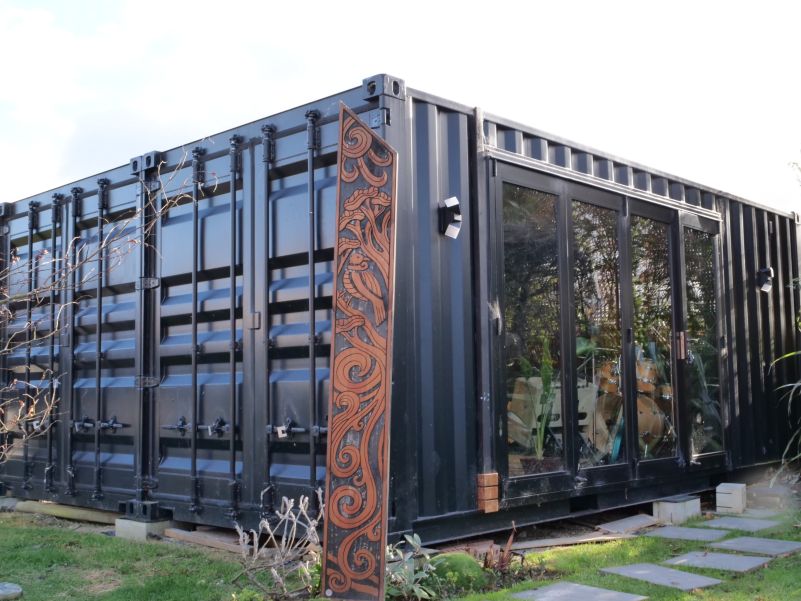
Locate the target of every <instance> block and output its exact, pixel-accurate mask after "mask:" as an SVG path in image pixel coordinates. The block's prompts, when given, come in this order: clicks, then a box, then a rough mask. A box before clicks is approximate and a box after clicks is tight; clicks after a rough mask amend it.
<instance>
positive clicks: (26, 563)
mask: <svg viewBox="0 0 801 601" xmlns="http://www.w3.org/2000/svg"><path fill="white" fill-rule="evenodd" d="M76 528H79V529H78V530H76ZM108 529H109V530H110V529H111V527H108ZM87 530H94V531H87ZM100 530H102V528H94V527H84V526H81V527H79V526H77V525H76V524H75V523H72V522H67V521H63V520H57V519H55V518H49V517H42V516H30V515H25V514H14V513H0V581H11V582H16V583H18V584H20V585H21V586H22V587H23V588H24V590H25V596H24V599H25V600H27V601H38V600H42V601H44V600H48V601H50V600H53V599H90V600H98V601H100V600H102V601H128V600H130V601H148V600H151V599H152V600H165V601H172V600H175V601H178V600H181V601H185V600H189V599H191V600H192V601H206V600H208V601H222V600H226V601H230V599H231V593H233V592H235V591H237V590H238V588H237V586H236V585H234V584H232V580H233V579H234V578H235V577H236V576H237V574H238V573H239V570H240V568H239V564H238V562H237V559H236V557H235V556H234V555H232V554H229V553H224V552H221V551H211V550H205V549H199V548H194V547H188V546H184V545H179V544H176V543H172V542H148V543H134V542H130V541H126V540H120V539H116V538H114V537H112V536H108V535H106V534H102V533H101V532H100ZM738 534H747V533H736V532H735V533H733V534H732V536H734V535H738ZM759 536H768V537H775V538H782V539H786V540H798V541H801V512H794V513H792V514H790V515H788V516H786V517H785V518H784V520H783V524H782V526H780V527H778V528H776V529H774V530H772V531H767V532H763V533H760V534H759ZM700 548H702V545H701V543H695V542H681V541H671V540H663V539H655V538H646V537H641V538H636V539H629V540H621V541H614V542H608V543H602V544H588V545H580V546H575V547H565V548H560V549H553V550H548V551H543V552H539V553H533V554H531V555H530V556H529V558H530V559H531V560H533V561H535V562H541V563H542V564H543V565H544V566H545V567H547V568H548V570H549V571H550V572H551V573H553V572H556V573H557V574H558V575H557V576H556V577H555V578H556V579H557V580H570V581H571V582H578V583H582V584H588V585H593V586H600V587H603V588H611V589H614V590H618V591H624V592H629V593H637V594H642V595H647V596H648V597H649V598H650V599H652V600H653V601H679V600H685V599H694V600H704V601H795V600H801V554H799V555H796V556H793V557H788V558H779V559H775V560H773V561H772V562H771V563H770V564H769V566H768V567H767V568H765V569H761V570H757V571H755V572H751V573H749V574H744V575H733V574H730V573H723V572H717V571H714V570H693V571H697V573H699V574H705V575H709V576H713V577H717V578H720V579H721V580H724V581H725V582H724V584H721V585H718V586H716V587H712V588H710V589H706V590H703V591H698V592H694V593H682V592H675V591H672V590H670V589H666V588H662V587H657V586H648V585H647V584H644V583H638V582H636V581H633V580H629V579H626V578H622V577H618V576H613V575H606V574H601V573H599V571H598V569H599V568H601V567H608V566H614V565H621V564H624V563H639V562H654V563H658V562H660V561H662V560H665V559H668V558H670V557H672V556H675V555H678V554H681V553H684V552H685V551H689V550H693V549H700ZM683 569H689V568H683ZM550 582H553V580H549V581H547V582H546V581H542V582H537V583H521V584H519V585H517V586H516V587H515V588H514V589H513V590H507V591H499V592H495V593H490V594H488V593H481V594H476V595H472V596H468V597H463V598H462V601H479V600H482V601H483V600H484V599H490V600H494V601H501V600H506V599H511V598H512V597H511V596H510V593H512V592H514V591H515V590H521V589H526V588H531V587H532V586H544V585H545V584H548V583H550Z"/></svg>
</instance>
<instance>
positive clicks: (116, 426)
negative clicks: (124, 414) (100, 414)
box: [100, 415, 130, 432]
mask: <svg viewBox="0 0 801 601" xmlns="http://www.w3.org/2000/svg"><path fill="white" fill-rule="evenodd" d="M128 427H130V424H122V423H120V422H118V421H117V416H116V415H114V416H112V418H111V419H110V420H108V421H105V422H100V429H101V430H111V431H112V432H116V431H117V430H121V429H123V428H128Z"/></svg>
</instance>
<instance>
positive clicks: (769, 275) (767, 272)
mask: <svg viewBox="0 0 801 601" xmlns="http://www.w3.org/2000/svg"><path fill="white" fill-rule="evenodd" d="M757 286H759V289H760V290H761V291H762V292H765V293H768V292H770V291H771V290H772V289H773V267H762V268H760V270H759V273H758V274H757Z"/></svg>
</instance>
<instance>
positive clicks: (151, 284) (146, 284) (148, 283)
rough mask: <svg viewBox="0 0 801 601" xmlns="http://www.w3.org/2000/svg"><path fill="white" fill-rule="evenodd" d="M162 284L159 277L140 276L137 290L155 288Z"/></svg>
mask: <svg viewBox="0 0 801 601" xmlns="http://www.w3.org/2000/svg"><path fill="white" fill-rule="evenodd" d="M160 284H161V282H160V280H159V278H139V279H138V280H137V282H136V289H137V290H153V289H154V288H158V287H159V285H160Z"/></svg>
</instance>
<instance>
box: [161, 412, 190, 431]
mask: <svg viewBox="0 0 801 601" xmlns="http://www.w3.org/2000/svg"><path fill="white" fill-rule="evenodd" d="M161 429H162V430H175V431H176V432H178V434H180V435H181V436H186V433H187V432H191V431H192V424H190V423H189V422H187V421H186V418H185V417H184V416H183V415H182V416H181V417H179V418H178V421H177V422H176V423H174V424H169V425H167V426H162V427H161Z"/></svg>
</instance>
